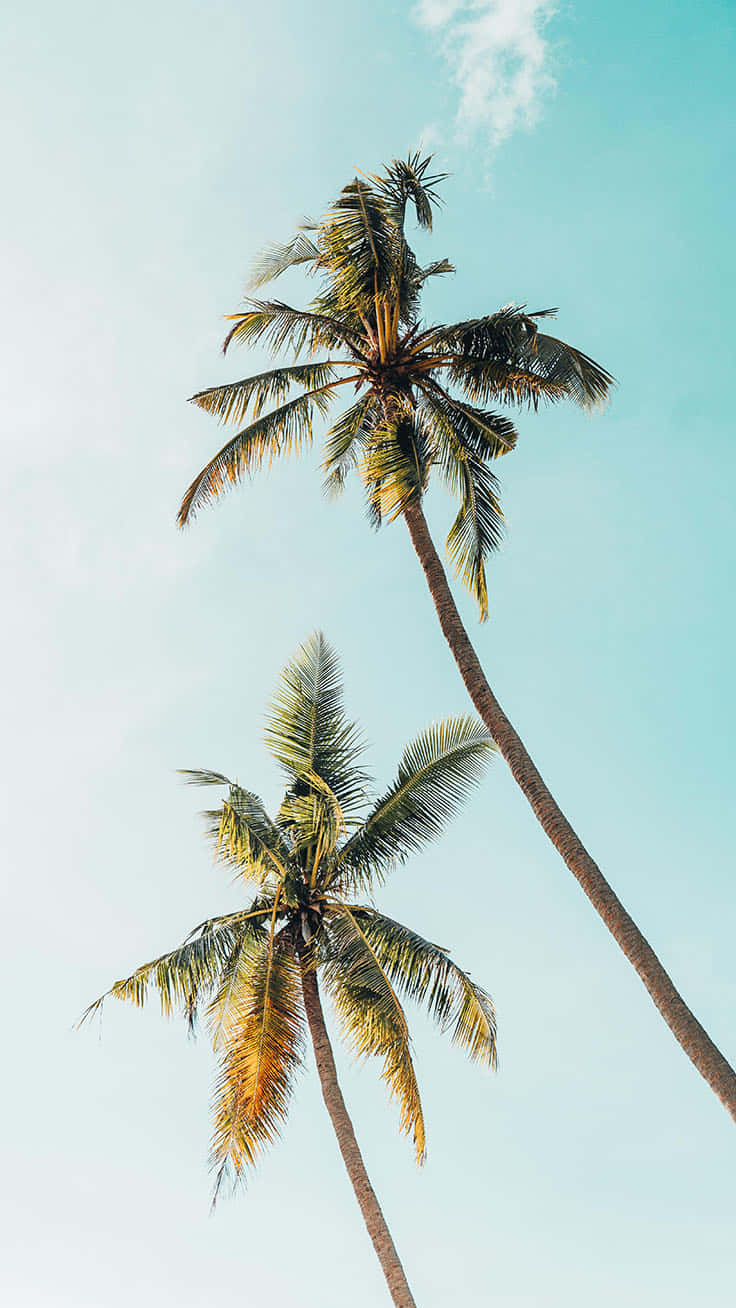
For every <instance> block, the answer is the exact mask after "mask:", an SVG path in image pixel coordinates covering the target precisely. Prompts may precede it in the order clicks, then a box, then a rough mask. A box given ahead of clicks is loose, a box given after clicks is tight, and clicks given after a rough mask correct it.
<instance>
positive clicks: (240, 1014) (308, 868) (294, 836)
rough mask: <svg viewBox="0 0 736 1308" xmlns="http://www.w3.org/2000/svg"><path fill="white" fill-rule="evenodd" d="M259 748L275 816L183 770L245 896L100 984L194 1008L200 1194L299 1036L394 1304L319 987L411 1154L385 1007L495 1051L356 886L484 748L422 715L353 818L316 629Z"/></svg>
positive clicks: (452, 990)
mask: <svg viewBox="0 0 736 1308" xmlns="http://www.w3.org/2000/svg"><path fill="white" fill-rule="evenodd" d="M267 743H268V746H269V748H270V750H271V753H272V754H273V755H274V757H275V758H276V759H277V761H278V763H279V764H280V766H281V768H282V770H283V772H284V774H285V778H286V793H285V795H284V799H283V802H282V804H281V807H280V809H279V811H278V813H277V815H276V817H275V818H271V817H269V816H268V814H267V812H266V810H265V808H264V806H263V804H262V802H261V800H260V799H259V798H258V796H257V795H255V794H254V793H253V792H252V791H249V790H244V789H243V788H242V787H241V786H239V785H238V784H237V782H233V781H230V780H228V778H227V777H224V776H222V775H221V774H220V773H217V772H201V771H200V772H189V773H187V774H186V775H187V776H188V778H189V779H190V780H191V781H192V782H195V783H197V784H200V785H205V786H215V787H224V788H225V790H226V797H225V798H224V799H223V801H222V803H221V804H220V805H219V807H218V808H217V809H215V810H214V811H212V812H210V813H208V814H207V815H206V816H207V819H208V823H209V828H210V833H211V835H212V837H213V838H214V843H215V849H216V852H217V855H218V856H219V859H220V861H221V862H222V863H224V864H225V865H226V866H228V867H230V868H232V870H233V871H234V873H235V876H236V878H237V880H238V881H240V882H243V883H245V884H250V885H252V886H253V888H254V890H255V898H254V899H252V900H251V902H250V903H249V904H248V905H247V906H246V907H244V908H243V909H242V910H240V911H238V912H235V913H228V914H226V915H225V916H222V917H215V918H210V919H209V920H208V921H206V922H203V923H202V924H201V925H200V926H198V927H196V928H195V930H194V931H193V932H191V934H190V935H189V936H188V937H187V939H186V940H185V942H184V944H182V945H180V946H179V947H178V948H177V949H175V950H173V951H172V952H171V953H169V954H165V955H164V956H163V957H161V958H157V959H154V960H153V962H151V963H146V964H144V965H143V967H139V968H137V969H136V971H135V972H134V973H133V974H132V976H129V977H127V978H126V979H125V980H123V981H118V982H116V984H115V985H114V986H112V988H111V989H110V990H109V991H108V992H107V993H108V994H110V995H114V996H115V997H116V998H117V999H124V1000H130V1001H132V1002H133V1003H134V1004H138V1005H142V1004H143V1003H145V1001H146V999H147V997H148V995H149V992H150V990H151V989H154V990H156V991H158V994H159V997H160V1002H161V1009H162V1012H163V1013H164V1014H166V1015H170V1014H171V1013H173V1012H175V1011H176V1010H180V1011H181V1012H182V1013H183V1014H184V1016H185V1017H186V1018H187V1020H188V1022H189V1024H190V1027H193V1026H194V1024H195V1021H196V1019H197V1014H198V1013H199V1012H203V1013H204V1017H205V1020H206V1022H207V1024H208V1027H209V1029H210V1032H211V1035H212V1039H213V1044H214V1048H215V1051H216V1053H217V1057H218V1075H217V1083H216V1089H215V1104H214V1137H213V1144H212V1166H213V1169H214V1174H215V1197H216V1196H217V1193H218V1191H219V1190H220V1188H221V1186H222V1183H223V1181H226V1180H228V1179H230V1180H232V1181H235V1180H237V1179H238V1178H239V1177H240V1176H241V1175H243V1173H244V1172H246V1171H247V1169H249V1168H250V1167H252V1166H253V1165H254V1164H255V1163H256V1162H257V1161H258V1159H259V1158H260V1156H261V1154H262V1153H263V1151H264V1150H265V1149H266V1148H267V1147H268V1146H269V1145H270V1144H272V1143H273V1141H274V1140H275V1139H276V1137H277V1136H278V1135H279V1133H280V1130H281V1127H282V1125H283V1123H284V1120H285V1118H286V1115H287V1112H288V1108H289V1102H290V1099H291V1095H292V1091H293V1087H294V1081H295V1078H296V1074H297V1072H298V1070H299V1068H300V1066H301V1064H302V1061H303V1058H304V1045H305V1034H306V1031H307V1030H308V1031H309V1034H310V1036H311V1041H312V1047H313V1049H314V1055H315V1060H316V1064H317V1071H318V1074H319V1079H320V1085H321V1088H322V1095H323V1098H324V1102H325V1106H326V1108H327V1111H328V1113H329V1115H330V1119H331V1121H332V1125H333V1127H334V1129H335V1134H336V1136H337V1140H338V1144H339V1147H340V1152H341V1153H342V1157H343V1160H344V1163H345V1167H346V1169H347V1172H348V1175H349V1177H350V1181H351V1182H352V1186H353V1189H354V1191H355V1196H356V1198H357V1200H358V1204H359V1205H360V1209H361V1212H362V1214H363V1218H364V1220H365V1224H366V1226H367V1228H368V1232H369V1234H370V1237H371V1240H372V1241H373V1246H374V1248H375V1251H376V1254H377V1255H378V1259H379V1261H380V1264H381V1267H382V1269H383V1272H384V1275H385V1277H386V1282H387V1284H388V1288H389V1291H390V1294H391V1296H392V1298H393V1301H394V1304H396V1305H397V1308H412V1306H413V1304H414V1300H413V1298H412V1295H411V1291H410V1289H409V1286H408V1284H407V1280H406V1276H405V1274H404V1271H403V1268H402V1266H401V1263H400V1261H399V1257H398V1254H397V1252H396V1249H395V1247H394V1244H393V1241H392V1239H391V1236H390V1233H389V1230H388V1227H387V1225H386V1221H385V1219H384V1216H383V1213H382V1211H381V1208H380V1206H379V1204H378V1200H377V1198H376V1195H375V1192H374V1190H373V1188H372V1186H371V1183H370V1181H369V1179H368V1174H367V1172H366V1169H365V1165H364V1163H363V1159H362V1156H361V1153H360V1150H359V1148H358V1143H357V1141H356V1138H355V1132H354V1130H353V1126H352V1122H351V1120H350V1117H349V1116H348V1112H347V1109H346V1107H345V1101H344V1099H343V1096H342V1092H341V1090H340V1086H339V1084H338V1081H337V1074H336V1070H335V1061H334V1058H333V1054H332V1047H331V1044H330V1039H329V1036H328V1033H327V1027H326V1025H325V1019H324V1015H323V1010H322V1001H321V996H320V989H321V988H323V989H324V991H325V992H326V994H327V995H328V996H329V998H330V1000H331V1001H332V1003H333V1004H334V1007H335V1009H336V1011H337V1015H338V1018H339V1022H340V1025H341V1028H342V1034H343V1036H344V1038H345V1039H346V1041H347V1042H348V1045H349V1046H350V1048H351V1049H352V1050H353V1051H354V1052H355V1053H356V1054H360V1055H373V1056H375V1057H376V1058H378V1059H379V1060H380V1061H381V1063H382V1077H383V1079H384V1081H385V1082H386V1084H387V1086H388V1090H389V1093H390V1095H391V1097H392V1098H395V1099H396V1101H397V1103H398V1108H399V1116H400V1124H401V1129H402V1131H404V1132H405V1133H407V1134H408V1135H409V1136H410V1137H411V1139H412V1141H413V1145H414V1150H415V1153H416V1158H417V1161H418V1162H420V1163H421V1162H422V1161H423V1159H424V1154H425V1131H424V1119H423V1115H422V1105H421V1101H420V1098H419V1088H418V1085H417V1079H416V1074H415V1071H414V1064H413V1061H412V1056H411V1049H410V1039H409V1028H408V1024H407V1020H406V1016H405V1014H404V1009H403V1007H402V1002H401V1001H402V999H404V998H409V999H412V1000H416V1001H418V1002H419V1003H421V1004H423V1005H424V1006H425V1008H426V1009H427V1010H428V1012H429V1014H430V1015H431V1017H432V1018H433V1019H434V1021H435V1022H436V1023H437V1025H438V1026H439V1027H440V1029H441V1030H442V1031H445V1032H448V1033H449V1035H450V1037H451V1039H452V1040H453V1041H454V1042H455V1043H456V1044H458V1045H460V1046H461V1047H462V1048H463V1049H465V1050H466V1052H467V1053H468V1054H469V1055H470V1057H471V1058H472V1059H474V1060H476V1061H478V1062H480V1063H484V1064H486V1065H488V1066H494V1065H495V1061H496V1023H495V1016H494V1011H493V1005H492V1003H491V1000H490V998H489V997H488V995H487V994H486V992H485V991H484V990H482V989H481V987H480V986H478V985H476V984H475V982H474V981H472V980H471V978H470V977H469V976H468V974H467V973H466V972H463V971H461V969H460V968H459V967H457V965H456V964H455V963H453V961H452V960H451V958H450V957H449V955H448V952H447V950H446V949H443V948H441V947H440V946H438V945H434V944H432V943H431V942H430V941H428V940H425V939H424V938H423V937H422V936H421V935H419V934H418V933H417V932H416V931H413V930H412V929H411V928H409V927H406V926H402V925H401V923H399V922H395V921H394V920H393V919H391V918H389V917H385V916H384V915H383V914H382V913H379V912H378V911H377V910H376V908H375V907H374V906H373V904H372V903H371V901H370V892H371V891H372V889H373V888H374V887H375V886H376V885H378V884H380V883H381V882H382V880H383V878H384V877H385V875H386V874H387V872H388V871H389V870H390V869H391V867H392V866H393V865H394V864H396V863H401V862H403V861H404V860H405V859H406V858H408V857H409V855H411V854H413V853H415V852H417V851H418V850H419V849H421V848H422V846H423V845H425V844H426V843H427V841H429V840H431V839H432V838H433V837H434V836H436V835H438V834H439V832H440V831H441V830H442V828H443V827H444V825H445V823H446V822H447V820H448V819H449V818H450V817H451V815H452V814H453V812H454V811H455V810H456V808H457V807H458V805H459V804H460V802H461V801H462V799H463V798H464V796H465V795H466V794H467V793H468V791H469V790H470V789H471V788H472V786H473V785H474V784H475V783H476V782H477V781H478V780H479V778H480V776H481V773H482V771H483V768H484V765H485V764H486V763H487V762H488V760H489V756H490V754H491V753H492V751H493V748H494V746H493V742H492V741H491V739H490V737H489V735H488V733H487V731H486V730H485V728H484V727H483V726H482V724H481V723H479V722H478V721H477V720H476V719H472V718H454V719H449V720H447V721H444V722H440V723H437V724H435V725H434V726H431V727H430V728H429V729H428V730H427V731H424V732H423V733H422V734H421V735H420V736H418V737H417V739H416V740H415V741H413V742H412V744H410V745H409V746H408V747H407V749H406V750H405V751H404V754H403V757H402V759H401V762H400V764H399V767H398V771H397V774H396V778H395V780H394V781H393V782H392V783H391V785H390V786H389V787H388V789H387V790H386V791H385V792H384V793H383V794H382V795H381V796H380V798H379V799H378V800H377V801H376V802H375V803H374V804H373V805H372V807H371V808H370V809H369V811H368V812H367V813H366V811H365V810H366V806H367V805H366V801H367V798H368V794H369V787H368V780H367V777H366V774H365V772H364V771H363V770H362V768H361V767H360V759H359V756H360V754H361V750H362V746H361V744H360V740H359V737H358V733H357V730H356V727H355V725H354V723H352V722H351V721H349V720H348V718H347V716H346V714H345V710H344V708H343V703H342V685H341V680H340V672H339V667H338V663H337V660H336V657H335V655H334V653H333V651H332V650H331V649H330V647H329V645H327V643H326V642H325V640H324V638H323V637H322V636H321V635H320V634H317V635H315V636H313V637H312V638H311V639H310V640H308V641H307V642H306V643H305V644H304V645H303V646H302V648H301V649H300V650H299V652H298V654H297V656H296V657H295V658H294V660H293V661H292V662H291V663H289V664H288V665H287V667H286V668H285V670H284V673H283V676H282V679H281V684H280V687H279V690H278V692H277V694H276V697H275V699H274V702H273V704H272V706H271V711H270V715H269V719H268V729H267ZM105 998H106V996H105V995H103V996H102V998H101V999H98V1000H97V1001H96V1003H95V1004H93V1005H91V1007H90V1008H89V1009H88V1010H87V1013H86V1014H85V1018H86V1017H88V1016H90V1015H91V1014H92V1013H94V1012H95V1011H96V1010H97V1009H98V1008H99V1007H100V1005H101V1003H102V1002H103V1000H104V999H105ZM83 1020H84V1019H83Z"/></svg>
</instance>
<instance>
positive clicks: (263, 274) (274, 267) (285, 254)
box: [248, 224, 320, 290]
mask: <svg viewBox="0 0 736 1308" xmlns="http://www.w3.org/2000/svg"><path fill="white" fill-rule="evenodd" d="M305 228H307V225H306V224H305V226H304V227H300V228H299V230H298V231H297V233H296V235H295V236H293V237H292V239H291V240H290V241H287V242H285V243H284V244H283V245H282V244H280V243H279V242H278V241H274V242H272V244H271V245H267V246H266V248H265V249H264V250H261V252H260V253H259V254H258V255H257V256H256V258H255V260H254V262H253V267H252V269H251V273H250V277H249V278H248V288H249V289H250V290H257V289H258V287H260V286H265V285H266V283H267V282H272V281H275V280H276V278H277V277H280V276H281V274H282V273H285V272H286V270H287V269H288V268H296V267H298V266H300V265H303V264H316V263H317V262H318V261H319V257H320V254H319V250H318V248H317V246H316V245H315V243H314V241H312V240H311V239H310V237H309V236H307V235H306V233H305ZM309 228H311V230H314V227H313V226H312V225H311V224H309ZM309 228H307V230H308V229H309Z"/></svg>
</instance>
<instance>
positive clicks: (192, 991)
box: [80, 904, 271, 1027]
mask: <svg viewBox="0 0 736 1308" xmlns="http://www.w3.org/2000/svg"><path fill="white" fill-rule="evenodd" d="M270 911H271V907H270V905H269V904H266V905H265V906H261V907H258V908H256V909H255V910H247V911H243V912H237V913H226V914H225V915H224V916H222V917H215V918H210V919H208V920H207V921H206V922H203V923H201V925H200V926H198V927H195V929H194V931H192V932H190V934H189V936H188V937H187V939H186V940H185V941H184V943H183V944H182V945H179V946H178V948H177V949H174V950H172V951H171V953H168V954H162V955H161V956H160V957H159V958H154V959H153V960H152V961H151V962H150V963H143V964H142V966H141V967H138V968H136V970H135V972H133V973H132V975H131V976H128V977H125V978H124V979H123V980H122V981H116V982H115V984H114V985H113V986H111V987H110V989H109V990H107V991H106V992H105V994H104V995H101V996H100V998H99V999H96V1000H95V1002H94V1003H93V1004H90V1006H89V1008H87V1009H86V1010H85V1012H84V1013H83V1014H82V1017H81V1019H80V1025H81V1023H82V1022H85V1021H87V1019H88V1018H90V1017H93V1016H94V1014H95V1013H97V1012H98V1011H99V1010H100V1009H101V1007H102V1005H103V1003H104V1001H105V1000H106V999H107V998H108V997H109V996H112V997H113V998H114V999H122V1000H125V1001H126V1002H128V1003H132V1004H136V1005H137V1007H139V1008H142V1007H143V1005H144V1004H145V1002H146V1000H147V998H148V993H149V989H150V988H151V987H153V989H154V990H156V991H158V995H159V999H160V1002H161V1012H162V1014H163V1016H164V1017H171V1016H172V1014H173V1013H174V1012H176V1011H177V1010H178V1011H179V1012H181V1013H182V1014H183V1016H184V1017H186V1019H187V1021H188V1022H189V1025H190V1027H191V1026H193V1024H194V1020H195V1017H196V1013H197V1008H198V1005H199V1003H200V1001H201V1000H203V999H206V998H208V997H209V996H210V995H211V994H212V992H213V990H214V989H215V988H216V986H217V985H218V984H219V981H220V978H221V976H222V973H223V970H224V969H225V968H226V967H227V964H228V961H229V959H230V958H231V956H232V953H233V950H234V948H235V947H236V945H237V944H238V942H239V941H240V940H241V939H242V938H243V935H244V934H248V933H249V931H250V929H251V924H252V926H253V927H255V928H257V924H258V922H259V921H261V920H262V919H263V918H264V917H266V916H267V915H268V913H269V912H270Z"/></svg>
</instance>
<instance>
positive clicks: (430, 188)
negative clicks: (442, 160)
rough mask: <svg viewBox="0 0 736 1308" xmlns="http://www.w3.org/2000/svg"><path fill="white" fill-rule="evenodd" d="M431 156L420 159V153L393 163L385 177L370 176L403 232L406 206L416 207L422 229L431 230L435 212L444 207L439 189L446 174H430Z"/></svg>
mask: <svg viewBox="0 0 736 1308" xmlns="http://www.w3.org/2000/svg"><path fill="white" fill-rule="evenodd" d="M432 158H433V156H432V155H431V154H428V155H425V157H424V158H422V157H421V155H420V153H419V151H416V153H414V154H410V155H409V156H408V157H407V158H406V159H392V161H391V163H390V164H388V166H387V167H386V168H385V169H384V171H383V173H382V174H378V175H373V174H371V181H372V182H373V183H374V185H375V186H376V188H377V190H378V191H379V192H380V193H381V194H382V195H383V196H384V197H385V198H386V199H387V200H388V201H389V203H390V205H391V209H392V213H393V216H394V220H395V222H396V224H397V226H399V227H400V228H401V230H402V231H403V229H404V219H405V214H406V205H407V203H408V202H410V203H411V204H413V206H414V212H415V214H416V219H417V222H418V223H419V226H420V227H424V228H426V229H427V230H428V231H431V230H432V210H433V208H436V207H437V206H438V205H439V204H441V200H440V197H439V195H438V193H437V190H436V187H437V186H438V185H439V183H440V182H443V181H444V180H445V178H446V177H447V176H448V174H447V173H435V174H434V175H432V174H430V172H429V166H430V164H431V162H432Z"/></svg>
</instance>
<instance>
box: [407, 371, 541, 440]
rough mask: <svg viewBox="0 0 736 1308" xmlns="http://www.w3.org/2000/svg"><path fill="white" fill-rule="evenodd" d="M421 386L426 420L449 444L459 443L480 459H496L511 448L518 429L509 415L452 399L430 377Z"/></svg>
mask: <svg viewBox="0 0 736 1308" xmlns="http://www.w3.org/2000/svg"><path fill="white" fill-rule="evenodd" d="M420 390H421V406H422V409H423V410H424V411H425V413H426V416H427V420H428V423H429V424H431V427H432V429H433V431H434V432H436V433H439V434H440V436H444V437H445V441H446V444H447V445H448V446H449V447H455V446H457V445H461V446H463V447H465V448H466V449H468V450H470V451H472V452H473V453H474V454H476V455H477V456H478V457H479V458H481V459H497V458H500V457H501V456H502V455H504V454H508V452H509V451H510V450H513V448H514V446H515V445H516V441H517V439H518V432H517V430H516V428H515V426H514V424H513V422H511V420H510V419H509V418H504V417H503V415H502V414H500V413H492V412H489V411H488V410H487V409H477V408H475V407H474V406H473V405H471V404H467V403H464V402H463V401H462V400H456V399H454V398H453V396H451V395H448V393H447V391H446V390H445V389H444V387H442V386H440V385H439V384H438V383H437V382H436V381H434V380H432V379H427V380H425V381H422V382H421V383H420Z"/></svg>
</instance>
